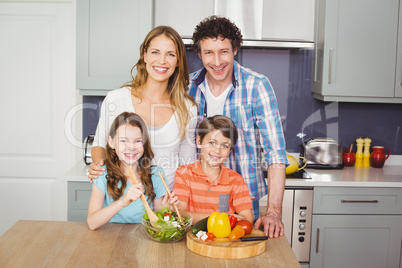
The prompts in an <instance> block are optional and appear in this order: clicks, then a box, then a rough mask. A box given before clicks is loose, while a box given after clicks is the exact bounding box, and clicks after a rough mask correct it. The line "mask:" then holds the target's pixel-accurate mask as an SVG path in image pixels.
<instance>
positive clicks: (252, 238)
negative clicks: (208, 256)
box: [211, 235, 268, 243]
mask: <svg viewBox="0 0 402 268" xmlns="http://www.w3.org/2000/svg"><path fill="white" fill-rule="evenodd" d="M267 239H268V236H261V235H260V236H243V237H241V238H240V239H236V240H230V239H228V238H215V240H214V242H249V241H262V240H267ZM214 242H211V243H214Z"/></svg>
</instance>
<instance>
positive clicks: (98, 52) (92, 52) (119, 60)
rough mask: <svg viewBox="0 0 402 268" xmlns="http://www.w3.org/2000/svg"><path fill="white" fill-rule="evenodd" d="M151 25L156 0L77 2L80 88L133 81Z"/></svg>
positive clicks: (116, 86) (102, 87)
mask: <svg viewBox="0 0 402 268" xmlns="http://www.w3.org/2000/svg"><path fill="white" fill-rule="evenodd" d="M151 27H152V1H148V0H120V1H118V2H116V1H112V0H80V1H77V88H78V89H89V90H98V91H102V90H104V91H108V90H112V89H115V88H119V87H121V86H122V85H123V84H124V83H125V82H127V81H129V80H130V70H131V68H132V67H133V66H134V64H136V63H137V61H138V59H139V55H140V54H139V52H140V50H139V47H140V45H141V43H142V41H143V40H144V38H145V36H146V34H147V33H148V32H149V31H150V29H151ZM134 75H135V74H134ZM85 93H86V94H88V95H90V94H91V92H90V91H89V92H85ZM105 93H106V92H104V94H105ZM94 94H95V93H94ZM96 95H98V94H96ZM99 95H103V94H99Z"/></svg>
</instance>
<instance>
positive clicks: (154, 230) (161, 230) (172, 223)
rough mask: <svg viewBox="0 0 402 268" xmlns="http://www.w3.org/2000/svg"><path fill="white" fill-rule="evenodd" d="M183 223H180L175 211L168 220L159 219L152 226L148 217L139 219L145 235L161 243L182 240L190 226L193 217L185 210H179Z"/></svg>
mask: <svg viewBox="0 0 402 268" xmlns="http://www.w3.org/2000/svg"><path fill="white" fill-rule="evenodd" d="M180 215H181V217H182V219H183V222H184V225H182V224H181V223H180V221H179V219H178V217H177V214H176V213H175V212H172V217H171V218H170V219H169V220H166V221H165V220H163V219H160V218H159V220H158V221H156V222H155V226H152V224H151V222H150V221H149V220H148V219H141V223H142V225H143V227H144V228H143V229H144V231H145V234H146V235H147V237H148V238H149V239H151V240H153V241H156V242H161V243H172V242H177V241H180V240H182V239H183V238H184V237H185V236H186V233H187V231H188V229H190V228H191V224H192V223H193V217H192V216H191V214H189V213H187V212H180Z"/></svg>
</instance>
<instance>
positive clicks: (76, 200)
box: [67, 182, 92, 221]
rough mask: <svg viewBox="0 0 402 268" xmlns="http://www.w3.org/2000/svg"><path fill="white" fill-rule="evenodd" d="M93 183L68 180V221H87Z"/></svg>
mask: <svg viewBox="0 0 402 268" xmlns="http://www.w3.org/2000/svg"><path fill="white" fill-rule="evenodd" d="M91 193H92V184H90V183H89V182H68V212H67V220H68V221H86V220H87V216H88V205H89V199H90V197H91Z"/></svg>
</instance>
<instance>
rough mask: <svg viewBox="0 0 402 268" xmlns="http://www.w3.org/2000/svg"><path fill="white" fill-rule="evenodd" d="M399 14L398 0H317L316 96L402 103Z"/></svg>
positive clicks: (314, 61)
mask: <svg viewBox="0 0 402 268" xmlns="http://www.w3.org/2000/svg"><path fill="white" fill-rule="evenodd" d="M399 13H400V6H399V0H371V1H369V2H367V0H354V1H349V0H316V22H315V25H316V30H315V40H314V46H315V47H314V53H313V54H314V59H313V77H312V91H313V93H314V97H315V98H317V99H320V100H324V101H351V102H384V103H402V98H401V97H402V89H401V88H402V86H401V81H402V62H401V61H402V59H401V56H402V55H400V53H402V44H401V41H402V37H401V35H402V34H401V33H402V30H401V29H400V30H399V32H398V24H400V22H399V21H398V18H399ZM399 28H400V27H399ZM398 38H399V42H398ZM398 48H399V49H398ZM397 58H398V59H397ZM397 62H398V65H397ZM396 66H397V68H395V67H396Z"/></svg>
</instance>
